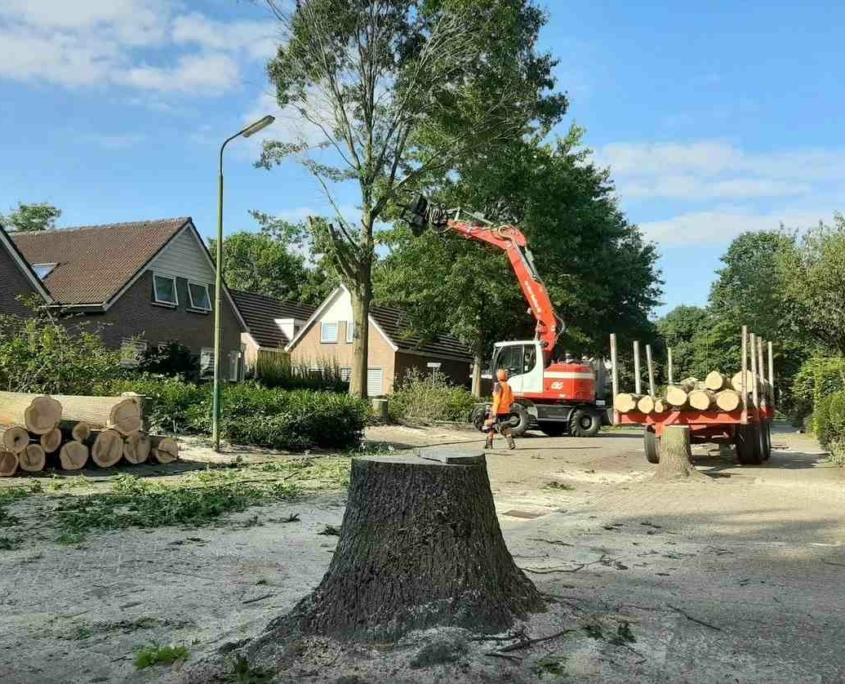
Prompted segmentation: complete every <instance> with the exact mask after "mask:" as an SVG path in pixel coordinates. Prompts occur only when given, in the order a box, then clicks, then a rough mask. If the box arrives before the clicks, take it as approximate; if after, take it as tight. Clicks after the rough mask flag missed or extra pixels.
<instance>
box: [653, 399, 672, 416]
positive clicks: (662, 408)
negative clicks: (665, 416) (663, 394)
mask: <svg viewBox="0 0 845 684" xmlns="http://www.w3.org/2000/svg"><path fill="white" fill-rule="evenodd" d="M668 410H669V406H668V405H667V404H666V402H665V401H664V400H663V399H655V400H654V412H655V413H666V411H668Z"/></svg>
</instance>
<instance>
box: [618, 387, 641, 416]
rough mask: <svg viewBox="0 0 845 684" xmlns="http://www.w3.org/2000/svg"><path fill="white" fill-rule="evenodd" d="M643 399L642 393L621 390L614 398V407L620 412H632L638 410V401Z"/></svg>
mask: <svg viewBox="0 0 845 684" xmlns="http://www.w3.org/2000/svg"><path fill="white" fill-rule="evenodd" d="M640 399H642V395H641V394H631V393H629V392H620V393H619V394H617V395H616V396H615V397H614V398H613V408H615V409H616V410H617V411H619V413H630V412H631V411H636V410H637V402H639V400H640Z"/></svg>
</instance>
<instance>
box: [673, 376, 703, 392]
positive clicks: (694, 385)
mask: <svg viewBox="0 0 845 684" xmlns="http://www.w3.org/2000/svg"><path fill="white" fill-rule="evenodd" d="M678 385H679V386H680V387H682V388H683V389H684V391H685V392H692V391H693V390H694V389H698V385H699V382H698V378H693V377H689V378H684V379H683V380H681V382H680V383H678Z"/></svg>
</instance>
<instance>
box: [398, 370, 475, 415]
mask: <svg viewBox="0 0 845 684" xmlns="http://www.w3.org/2000/svg"><path fill="white" fill-rule="evenodd" d="M476 401H477V399H476V398H475V397H474V396H473V395H472V394H471V393H470V392H468V391H467V390H466V389H464V388H463V387H455V386H453V385H450V384H449V383H448V381H447V380H446V377H445V376H444V375H443V374H442V373H438V372H436V371H435V372H433V373H431V374H430V375H423V374H422V373H421V372H420V371H419V370H417V369H411V370H410V371H408V373H407V374H406V375H405V377H404V378H402V381H401V383H400V384H399V386H398V387H397V388H396V389H395V390H394V393H393V395H392V396H391V397H390V401H389V402H388V408H389V410H390V418H391V420H392V421H394V422H398V423H409V424H412V425H428V424H431V423H433V422H434V421H438V420H448V421H455V422H467V421H468V420H469V414H470V411H472V407H473V405H474V404H475V403H476Z"/></svg>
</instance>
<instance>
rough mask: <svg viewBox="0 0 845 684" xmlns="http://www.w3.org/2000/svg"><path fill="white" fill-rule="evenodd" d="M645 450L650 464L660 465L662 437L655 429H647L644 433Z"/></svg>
mask: <svg viewBox="0 0 845 684" xmlns="http://www.w3.org/2000/svg"><path fill="white" fill-rule="evenodd" d="M643 448H644V449H645V458H646V460H647V461H648V462H649V463H660V437H658V436H657V434H656V433H655V432H654V428H650V427H647V428H646V429H645V430H644V431H643Z"/></svg>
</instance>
